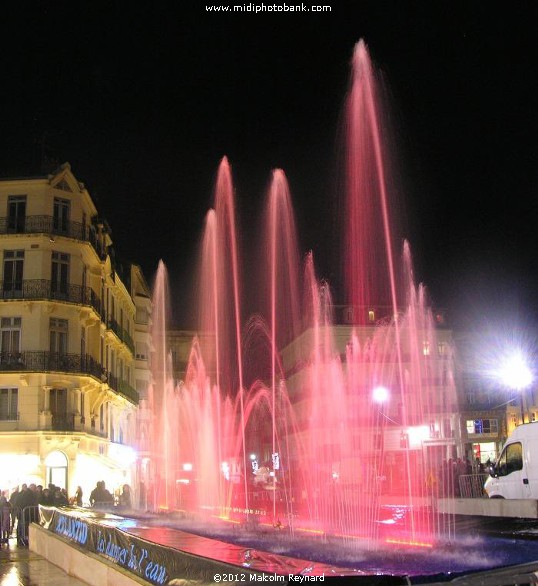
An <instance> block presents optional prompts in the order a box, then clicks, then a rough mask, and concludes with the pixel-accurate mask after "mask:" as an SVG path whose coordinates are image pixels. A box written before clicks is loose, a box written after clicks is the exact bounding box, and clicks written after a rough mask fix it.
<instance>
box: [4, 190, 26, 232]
mask: <svg viewBox="0 0 538 586" xmlns="http://www.w3.org/2000/svg"><path fill="white" fill-rule="evenodd" d="M25 222H26V196H25V195H10V196H9V197H8V200H7V229H8V232H10V233H12V234H13V233H18V234H21V233H23V232H24V225H25Z"/></svg>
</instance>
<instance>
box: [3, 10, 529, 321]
mask: <svg viewBox="0 0 538 586" xmlns="http://www.w3.org/2000/svg"><path fill="white" fill-rule="evenodd" d="M15 4H16V6H15ZM187 6H188V7H187ZM205 6H206V5H205V4H204V3H202V2H196V3H194V2H192V3H190V5H187V4H186V3H183V2H182V3H180V2H160V1H157V2H154V3H141V4H140V6H138V5H137V6H134V3H127V2H115V1H110V2H37V1H35V2H27V3H24V2H23V3H9V4H6V6H4V7H3V15H2V25H1V26H2V35H1V39H2V41H1V43H2V48H1V51H0V70H1V72H2V80H3V83H2V89H1V91H0V120H1V126H0V128H1V134H0V174H1V175H2V176H4V177H11V176H19V175H23V176H25V175H31V174H36V173H39V172H40V166H41V164H42V162H43V161H51V160H52V161H57V162H58V163H62V162H64V161H69V162H70V163H71V166H72V170H73V172H74V173H75V175H76V176H77V178H78V179H79V180H81V181H83V182H84V183H85V184H86V186H87V188H88V190H89V192H90V194H91V195H92V197H93V198H94V200H95V201H96V205H97V207H98V210H99V212H100V214H102V215H103V216H105V217H106V218H107V219H108V222H109V224H110V226H111V228H112V238H113V240H114V242H115V247H116V253H117V255H118V257H119V258H122V259H126V260H131V261H134V262H137V263H138V264H140V265H141V266H142V268H143V270H144V272H145V274H146V277H147V279H148V281H149V282H150V283H151V282H152V280H153V276H154V273H155V271H156V268H157V263H158V261H159V259H160V258H162V259H163V260H164V261H165V263H166V264H167V266H168V268H169V271H170V280H171V285H172V288H173V290H174V297H175V299H176V302H175V305H176V308H175V310H174V312H175V315H176V319H177V320H178V321H179V323H180V325H189V324H188V323H187V322H188V319H187V317H185V316H183V315H182V311H181V306H182V304H183V301H184V299H185V298H186V291H187V289H189V288H190V284H191V274H192V267H193V263H194V255H195V252H196V247H197V242H198V239H199V237H200V234H201V230H202V226H203V221H204V216H205V213H206V211H207V209H208V208H209V207H210V206H211V204H212V190H213V183H214V179H215V174H216V170H217V167H218V164H219V161H220V159H221V157H222V156H223V155H227V156H228V158H229V159H230V162H231V164H232V167H233V172H234V179H235V185H236V189H237V202H238V203H237V205H238V210H239V222H240V224H241V226H243V228H244V230H243V235H244V242H243V243H242V245H243V247H244V248H248V247H249V246H250V244H249V241H250V239H251V237H252V236H253V235H254V234H255V233H256V232H257V228H256V227H257V226H258V225H259V221H260V216H261V211H262V202H263V200H264V190H265V189H266V187H267V184H268V181H269V178H270V172H271V170H272V169H273V168H275V167H281V168H283V169H284V171H285V172H286V174H287V176H288V180H289V182H290V187H291V190H292V197H293V201H294V205H295V210H296V214H297V224H298V227H299V237H300V245H301V251H302V253H305V252H306V251H308V250H310V249H312V250H313V251H314V255H315V258H316V259H317V261H318V272H319V274H320V276H322V277H326V278H328V279H329V281H331V280H332V279H335V280H337V279H338V277H337V276H336V275H335V271H337V270H339V267H338V261H337V259H336V256H337V252H336V250H337V246H338V245H339V243H340V236H339V234H338V232H339V226H338V220H337V218H338V216H337V213H336V212H337V209H336V208H337V206H336V205H335V197H334V194H335V168H336V160H337V154H338V151H339V148H340V147H339V146H338V140H337V135H338V127H339V121H340V119H341V111H342V105H343V101H344V98H345V93H346V90H347V87H348V83H349V81H348V80H349V62H350V59H351V55H352V51H353V46H354V44H355V43H356V42H357V41H358V40H359V39H360V38H364V40H365V41H366V43H367V44H368V46H369V49H370V53H371V55H372V58H373V60H374V62H375V63H376V65H377V66H378V67H379V68H380V69H381V70H382V72H383V75H384V78H385V81H386V85H387V88H388V91H389V98H390V113H391V122H392V125H393V127H394V128H395V135H394V137H393V140H394V150H395V151H396V153H397V158H398V166H399V168H400V170H401V176H402V191H403V192H404V196H405V201H404V207H405V210H406V214H405V215H406V230H407V232H406V234H405V236H406V237H407V238H408V240H409V241H410V243H411V247H412V250H413V254H414V258H415V264H416V273H417V277H418V279H419V280H421V281H423V282H425V283H426V285H427V286H428V288H429V290H430V293H431V297H432V300H433V302H434V303H435V304H436V305H438V306H442V307H446V308H447V309H448V311H449V317H450V320H451V323H452V325H453V326H454V327H456V328H471V329H472V328H475V327H481V326H482V325H483V324H485V323H493V322H494V321H498V320H499V319H502V320H508V322H510V323H512V324H518V325H519V326H521V327H529V326H535V325H537V322H538V292H537V287H538V262H537V258H538V255H537V251H538V246H537V245H538V238H537V237H536V230H537V227H538V205H537V203H536V181H535V180H536V169H537V166H538V165H537V161H536V139H535V137H536V119H537V117H536V104H538V96H537V93H536V91H535V86H536V83H535V81H536V71H537V65H538V59H537V57H538V49H537V41H536V39H537V38H538V35H537V32H538V31H537V25H536V22H538V18H537V17H538V10H537V9H536V6H537V5H536V3H535V2H531V1H529V2H515V3H511V4H506V3H505V4H504V5H503V4H498V3H495V4H492V3H489V2H476V1H471V0H469V1H461V2H455V1H441V0H440V1H435V2H432V1H430V2H411V1H409V2H405V1H404V2H402V1H394V2H392V1H370V2H368V1H367V2H359V1H355V2H338V3H336V2H334V3H333V4H332V12H331V13H320V14H313V13H303V14H292V13H277V14H268V13H263V14H253V13H252V12H251V13H248V14H237V13H236V14H232V13H228V14H223V13H209V12H206V9H205ZM182 320H183V324H182V323H181V322H182Z"/></svg>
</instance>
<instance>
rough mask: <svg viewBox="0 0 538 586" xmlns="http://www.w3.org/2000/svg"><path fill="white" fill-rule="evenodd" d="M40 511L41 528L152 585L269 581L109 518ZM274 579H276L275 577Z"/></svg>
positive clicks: (50, 508) (66, 512) (52, 509)
mask: <svg viewBox="0 0 538 586" xmlns="http://www.w3.org/2000/svg"><path fill="white" fill-rule="evenodd" d="M39 510H40V518H41V525H42V526H43V527H45V529H48V530H49V531H52V532H53V533H56V534H57V535H59V536H61V537H63V538H64V539H67V540H69V541H71V542H72V543H73V545H75V546H77V547H79V548H81V549H83V550H86V551H89V552H92V553H94V554H97V555H98V556H100V557H102V558H103V559H104V560H106V561H107V562H110V563H112V564H115V565H117V566H119V567H121V568H123V569H125V570H127V571H129V572H131V573H133V574H135V575H136V576H138V577H139V578H142V579H143V580H147V581H148V582H150V583H151V584H159V585H161V584H164V585H172V584H173V583H174V582H175V580H176V579H178V580H179V579H181V580H199V581H202V582H206V583H215V582H219V581H222V582H224V583H228V584H229V583H234V582H235V583H239V582H250V581H267V580H264V575H263V574H259V573H256V572H248V573H245V572H241V570H242V568H239V567H237V566H231V565H229V564H224V563H221V562H218V561H215V560H212V559H209V558H203V557H200V556H195V555H192V554H189V553H186V552H182V551H178V550H176V549H172V548H169V547H166V546H163V545H158V544H155V543H151V542H149V541H146V540H144V539H140V538H139V537H135V536H134V535H130V534H128V533H125V532H124V531H121V530H120V529H117V528H116V527H112V526H107V525H106V515H103V518H102V519H99V518H97V517H95V516H94V515H93V514H92V513H89V514H88V513H85V512H84V511H77V510H73V511H70V510H66V509H63V510H60V509H55V508H52V507H40V508H39ZM271 578H272V579H273V580H274V579H275V577H274V576H271ZM284 580H285V578H284V576H278V577H277V581H282V582H284Z"/></svg>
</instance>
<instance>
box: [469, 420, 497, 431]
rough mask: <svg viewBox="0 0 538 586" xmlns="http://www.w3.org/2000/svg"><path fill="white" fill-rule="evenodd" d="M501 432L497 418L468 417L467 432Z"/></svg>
mask: <svg viewBox="0 0 538 586" xmlns="http://www.w3.org/2000/svg"><path fill="white" fill-rule="evenodd" d="M498 432H499V422H498V421H497V419H468V420H467V433H470V434H483V433H485V434H492V433H495V434H496V433H498Z"/></svg>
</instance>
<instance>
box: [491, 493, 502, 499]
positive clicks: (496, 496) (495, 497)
mask: <svg viewBox="0 0 538 586" xmlns="http://www.w3.org/2000/svg"><path fill="white" fill-rule="evenodd" d="M489 498H492V499H504V497H503V496H501V495H500V494H496V495H495V496H491V497H489Z"/></svg>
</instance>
